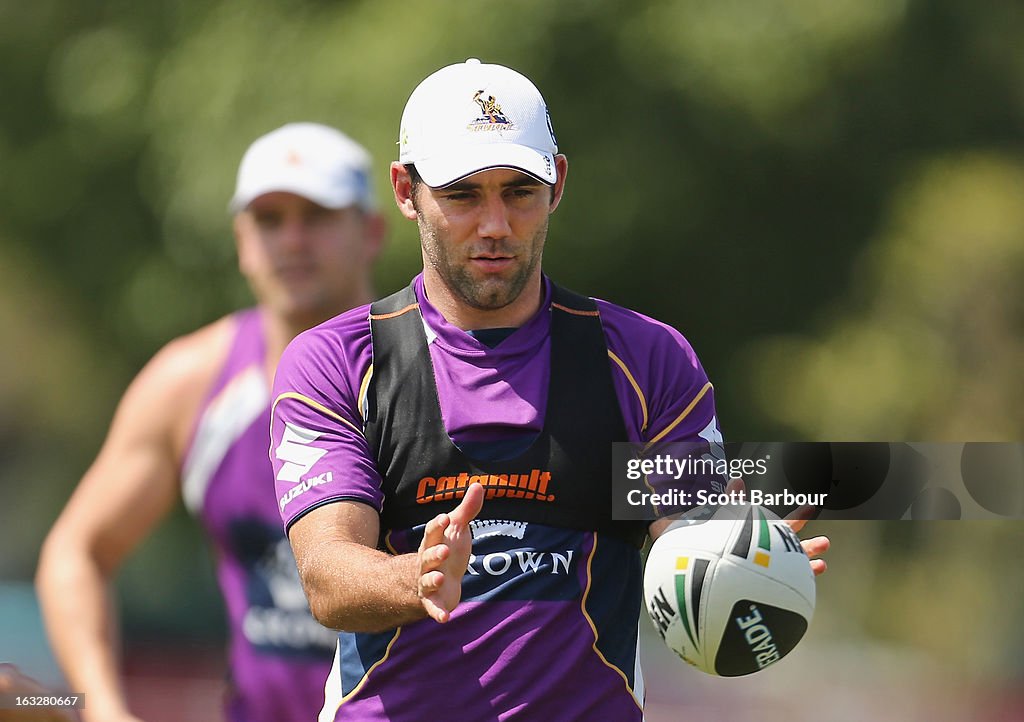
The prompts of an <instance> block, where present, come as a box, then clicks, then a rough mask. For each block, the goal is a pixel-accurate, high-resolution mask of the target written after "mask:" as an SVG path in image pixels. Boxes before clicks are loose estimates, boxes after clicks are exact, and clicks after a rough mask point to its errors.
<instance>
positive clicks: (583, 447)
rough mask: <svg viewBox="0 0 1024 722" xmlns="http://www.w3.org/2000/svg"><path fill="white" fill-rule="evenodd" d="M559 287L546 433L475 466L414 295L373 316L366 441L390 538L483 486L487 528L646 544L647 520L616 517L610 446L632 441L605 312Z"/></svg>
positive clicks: (393, 299)
mask: <svg viewBox="0 0 1024 722" xmlns="http://www.w3.org/2000/svg"><path fill="white" fill-rule="evenodd" d="M552 285H553V295H552V303H551V305H550V307H549V308H548V311H547V312H548V313H551V378H550V381H549V384H548V398H547V410H546V412H545V414H544V427H543V429H542V430H541V432H540V434H539V435H538V436H537V438H536V439H535V440H534V442H533V444H532V445H531V446H530V447H529V448H527V449H526V450H525V451H523V452H522V453H520V454H519V455H517V456H515V457H513V458H511V459H504V460H501V461H484V460H480V459H474V458H470V457H469V456H467V455H466V454H464V453H463V452H462V451H461V450H460V449H459V448H458V447H457V446H456V445H455V444H454V443H453V442H452V440H451V438H450V437H449V436H448V432H447V430H446V429H445V428H444V423H443V421H442V419H441V406H440V404H439V402H438V398H437V384H436V383H435V380H434V367H433V363H432V361H431V359H430V351H429V349H428V348H427V342H426V335H425V333H424V329H423V321H422V317H421V316H420V312H419V304H418V303H417V300H416V294H415V291H414V290H413V287H412V286H409V287H407V288H405V289H403V290H401V291H399V292H398V293H395V294H393V295H391V296H388V297H387V298H385V299H382V300H380V301H377V302H376V303H374V304H373V305H372V306H371V307H370V334H371V340H372V344H373V376H372V379H371V381H370V386H369V389H368V390H367V401H368V404H367V406H368V409H367V416H366V424H365V436H366V439H367V441H368V442H369V444H370V450H371V451H372V452H373V453H374V454H375V455H376V458H377V468H378V470H379V471H380V473H381V476H382V477H383V491H384V499H385V501H384V506H383V509H382V511H381V531H382V538H383V536H384V534H386V533H387V532H388V531H389V530H392V529H407V528H411V527H414V526H417V525H420V524H425V523H426V522H427V521H429V520H430V519H432V518H433V517H434V516H436V515H437V514H439V513H441V512H443V511H449V510H451V509H453V508H454V507H455V505H456V504H457V503H458V501H457V500H458V499H461V498H462V496H463V494H464V491H465V488H466V487H467V486H468V484H469V483H471V482H473V481H480V482H481V483H483V484H484V488H485V490H486V492H487V493H486V497H485V500H484V505H483V510H482V511H481V513H480V518H481V519H511V520H515V521H526V522H531V523H537V524H546V525H549V526H556V527H563V528H569V529H580V530H589V531H599V532H604V533H609V534H613V535H614V536H617V537H619V538H620V539H623V540H625V541H628V542H630V543H632V544H634V545H636V546H637V547H640V546H642V544H643V541H644V538H645V536H646V534H647V529H646V524H645V523H644V522H623V521H619V522H616V521H613V520H612V518H611V513H612V482H611V479H612V468H611V460H612V454H611V449H612V447H611V444H612V443H613V442H622V441H625V440H626V429H625V424H624V422H623V420H622V410H621V408H620V407H619V402H618V398H617V397H616V395H615V388H614V386H613V384H612V376H611V366H610V364H609V362H608V348H607V343H606V341H605V337H604V330H603V329H602V327H601V319H600V316H599V314H598V311H597V305H596V304H595V303H594V301H593V300H592V299H589V298H584V297H582V296H578V295H576V294H575V293H572V292H570V291H567V290H565V289H563V288H560V287H559V286H557V285H554V284H552Z"/></svg>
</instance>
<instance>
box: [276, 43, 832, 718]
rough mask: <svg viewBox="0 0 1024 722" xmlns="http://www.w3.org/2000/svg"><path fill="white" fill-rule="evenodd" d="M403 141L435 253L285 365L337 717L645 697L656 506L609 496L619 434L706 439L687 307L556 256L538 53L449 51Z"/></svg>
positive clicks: (299, 498) (297, 501) (295, 495)
mask: <svg viewBox="0 0 1024 722" xmlns="http://www.w3.org/2000/svg"><path fill="white" fill-rule="evenodd" d="M399 147H400V158H399V161H398V162H396V163H393V164H392V166H391V181H392V186H393V189H394V195H395V201H396V203H397V205H398V208H399V210H400V211H401V213H402V214H403V215H404V216H405V217H406V218H408V219H409V220H412V221H416V222H417V224H418V227H419V235H420V244H421V247H422V256H423V273H422V274H421V275H419V276H417V277H416V278H415V279H414V280H413V282H412V284H411V285H410V286H409V287H408V288H406V289H404V290H403V291H400V292H399V293H397V294H395V295H393V296H390V297H388V298H386V299H383V300H382V301H378V302H376V303H374V304H372V305H369V306H363V307H360V308H357V309H353V310H352V311H349V312H347V313H345V314H342V315H341V316H339V317H338V318H336V319H333V320H332V321H329V322H328V323H326V324H323V325H321V326H319V327H317V328H316V329H313V330H311V331H307V332H305V333H303V334H301V335H300V336H299V337H298V338H297V339H296V340H295V342H293V343H292V344H291V345H290V346H289V348H288V350H287V351H286V352H285V354H284V356H283V357H282V359H281V363H280V365H279V366H278V371H277V375H276V377H275V382H274V398H275V402H274V411H273V414H272V419H271V456H272V458H273V460H274V468H275V470H276V478H277V490H278V497H279V499H280V509H281V514H282V518H283V521H284V523H285V525H286V527H287V528H288V530H289V538H290V539H291V543H292V548H293V549H294V551H295V556H296V561H297V562H298V567H299V573H300V576H301V578H302V582H303V585H304V587H305V589H306V593H307V596H308V597H309V600H310V605H311V608H312V610H313V613H314V614H315V616H316V617H317V619H319V620H320V621H321V622H322V623H324V624H325V625H328V626H332V627H335V628H337V629H340V630H344V631H342V632H341V634H340V635H339V644H338V656H337V661H336V663H335V666H334V669H333V670H332V673H331V677H330V679H329V681H328V683H327V689H326V695H327V697H326V703H325V706H324V708H323V710H322V711H321V714H320V720H321V722H328V721H329V720H358V721H360V722H367V721H369V720H391V721H403V720H409V721H412V720H423V719H458V720H460V722H485V721H486V722H493V721H495V720H531V721H532V720H541V719H549V720H559V722H568V721H571V720H587V721H589V720H596V719H600V720H616V721H617V722H625V721H628V720H640V719H641V717H642V700H643V689H642V681H641V679H640V675H639V673H638V667H637V653H636V652H637V649H636V647H637V631H638V621H639V612H640V606H641V565H640V553H639V550H640V547H641V546H642V544H643V542H644V539H645V538H646V536H647V534H648V532H649V531H650V532H651V533H655V534H656V533H658V532H659V531H660V530H661V529H662V528H663V522H656V523H655V525H652V526H651V528H650V529H648V525H647V524H646V522H624V521H616V520H614V519H612V515H611V499H612V488H611V478H612V468H611V453H610V451H611V447H610V444H612V443H613V442H623V441H632V442H635V443H640V444H644V445H646V444H653V443H658V442H662V441H664V442H673V441H678V442H690V443H693V444H704V445H705V446H706V447H707V446H708V445H709V444H710V443H711V442H713V441H716V440H717V439H718V438H719V437H718V427H717V422H716V419H715V409H714V401H713V390H712V387H711V384H710V382H709V381H708V379H707V376H706V375H705V373H704V370H703V369H702V368H701V366H700V363H699V362H698V361H697V357H696V355H695V354H694V352H693V350H692V349H691V348H690V345H689V344H688V343H687V341H686V340H685V339H684V338H683V336H682V335H680V334H679V332H677V331H676V330H675V329H672V328H670V327H668V326H665V325H664V324H661V323H658V322H657V321H654V320H652V319H650V318H647V317H645V316H642V315H640V314H638V313H635V312H633V311H629V310H627V309H624V308H621V307H619V306H616V305H614V304H611V303H607V302H605V301H600V300H595V299H591V298H586V297H582V296H578V295H576V294H574V293H571V292H569V291H566V290H565V289H563V288H561V287H559V286H558V285H557V284H555V283H553V282H552V281H551V280H550V279H548V278H547V277H546V276H545V275H544V274H543V273H542V271H541V255H542V252H543V249H544V243H545V241H546V237H547V229H548V217H549V216H550V214H551V213H553V212H554V211H555V209H556V208H557V207H558V204H559V202H560V201H561V199H562V192H563V190H564V188H565V178H566V171H567V168H568V164H567V161H566V158H565V156H564V155H560V154H558V148H557V145H556V142H555V136H554V132H553V130H552V127H551V123H550V119H549V117H548V112H547V106H546V104H545V102H544V99H543V98H542V97H541V94H540V92H539V91H538V90H537V88H536V87H534V85H533V83H531V82H530V81H529V80H528V79H527V78H525V77H524V76H522V75H520V74H519V73H517V72H516V71H514V70H511V69H509V68H506V67H502V66H500V65H489V64H483V63H480V62H479V61H478V60H469V61H467V62H465V63H460V64H457V65H451V66H448V67H445V68H442V69H441V70H438V71H437V72H436V73H434V74H433V75H431V76H429V77H428V78H426V79H425V80H424V81H423V82H422V83H421V84H420V85H419V86H418V87H417V88H416V89H415V91H414V92H413V93H412V96H411V97H410V98H409V100H408V103H407V105H406V107H405V112H404V114H403V116H402V123H401V129H400V132H399ZM302 478H315V479H317V480H318V483H317V484H316V485H315V486H314V485H308V484H303V483H301V481H299V480H300V479H302ZM711 483H714V484H717V483H718V481H717V480H713V481H712V482H711ZM723 486H724V484H723ZM719 490H721V489H719ZM456 505H457V506H456ZM453 506H454V509H453V508H452V507H453ZM805 544H806V545H807V548H808V551H809V553H810V554H811V555H817V554H819V553H821V552H822V551H824V548H825V547H826V546H827V540H824V539H822V538H818V539H816V540H810V541H808V542H806V543H805ZM811 564H812V567H814V569H815V570H816V571H819V572H820V571H822V570H823V569H824V562H823V561H821V560H817V559H816V560H814V561H813V562H812V563H811Z"/></svg>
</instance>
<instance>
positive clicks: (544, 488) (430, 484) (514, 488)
mask: <svg viewBox="0 0 1024 722" xmlns="http://www.w3.org/2000/svg"><path fill="white" fill-rule="evenodd" d="M550 483H551V472H549V471H544V470H543V469H530V471H528V472H525V473H522V474H470V473H469V472H466V471H462V472H459V473H457V474H454V475H452V476H438V477H436V478H435V477H433V476H424V477H423V478H422V479H420V482H419V485H418V486H417V488H416V503H417V504H429V503H431V502H434V501H451V500H452V499H461V498H462V497H464V496H465V495H466V489H468V488H469V486H470V484H481V485H482V486H483V487H484V491H485V492H486V494H485V496H484V498H485V499H494V498H496V497H505V498H508V499H534V500H536V501H554V500H555V495H554V494H549V493H548V484H550Z"/></svg>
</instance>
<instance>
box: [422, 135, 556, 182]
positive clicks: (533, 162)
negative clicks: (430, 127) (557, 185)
mask: <svg viewBox="0 0 1024 722" xmlns="http://www.w3.org/2000/svg"><path fill="white" fill-rule="evenodd" d="M414 165H415V166H416V172H417V173H419V175H420V178H422V179H423V182H424V183H426V184H427V185H428V186H430V187H431V188H442V187H444V186H447V185H451V184H452V183H455V182H457V181H460V180H462V179H463V178H465V177H467V176H471V175H473V174H474V173H479V172H480V171H484V170H490V169H492V168H511V169H512V170H518V171H522V172H523V173H526V174H527V175H530V176H533V177H534V178H536V179H537V180H539V181H540V182H541V183H547V184H549V185H551V184H553V183H554V182H555V181H556V180H558V171H557V170H556V169H555V157H554V155H553V154H552V153H546V152H543V151H539V150H537V149H535V148H531V147H529V146H526V145H515V144H513V143H491V144H480V145H469V146H467V147H465V148H460V149H458V150H454V151H450V152H447V153H443V154H440V155H435V156H433V157H431V158H421V159H419V160H416V161H414Z"/></svg>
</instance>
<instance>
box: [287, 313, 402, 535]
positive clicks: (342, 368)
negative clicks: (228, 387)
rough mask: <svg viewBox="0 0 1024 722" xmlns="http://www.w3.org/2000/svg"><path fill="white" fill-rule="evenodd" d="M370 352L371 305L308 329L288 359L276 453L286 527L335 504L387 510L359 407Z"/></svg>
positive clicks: (289, 347) (289, 348) (292, 345)
mask: <svg viewBox="0 0 1024 722" xmlns="http://www.w3.org/2000/svg"><path fill="white" fill-rule="evenodd" d="M370 355H371V349H370V337H369V321H368V317H367V310H366V307H365V306H364V307H362V308H359V309H354V310H353V311H350V312H348V313H346V314H343V315H342V316H339V317H338V318H336V319H333V320H332V321H329V322H327V323H326V324H323V325H321V326H318V327H316V328H315V329H312V330H310V331H306V332H305V333H303V334H300V335H299V336H298V337H296V338H295V340H293V341H292V342H291V344H289V346H288V348H287V349H286V350H285V352H284V355H283V356H282V357H281V361H280V363H279V364H278V367H277V374H276V376H275V378H274V390H273V399H274V402H273V404H274V405H273V410H272V413H271V422H270V458H271V461H272V463H273V467H274V479H275V482H274V483H275V487H276V489H277V498H278V509H279V511H280V512H281V519H282V521H283V522H284V525H285V528H286V529H287V528H288V527H290V526H291V525H292V524H293V523H294V522H295V520H296V519H298V518H299V517H301V516H302V515H303V514H305V513H306V512H308V511H310V510H311V509H314V508H316V507H318V506H321V505H323V504H327V503H331V502H335V501H341V500H352V501H358V502H361V503H364V504H367V505H369V506H371V507H373V508H374V509H376V510H378V511H380V508H381V502H382V500H383V494H382V492H381V479H380V474H379V473H378V471H377V466H376V463H375V461H374V457H373V455H372V454H371V453H370V449H369V446H368V445H367V442H366V438H365V437H364V436H363V432H362V428H363V420H362V415H361V413H360V410H359V403H360V398H359V394H360V389H361V387H362V385H363V381H364V379H365V377H366V374H367V370H368V369H369V367H370Z"/></svg>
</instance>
